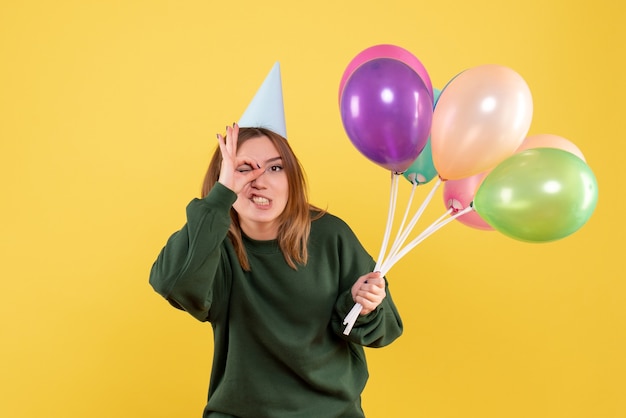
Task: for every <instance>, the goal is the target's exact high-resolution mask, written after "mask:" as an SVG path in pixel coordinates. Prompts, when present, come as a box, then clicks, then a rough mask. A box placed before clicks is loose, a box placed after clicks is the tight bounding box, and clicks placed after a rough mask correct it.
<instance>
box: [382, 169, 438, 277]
mask: <svg viewBox="0 0 626 418" xmlns="http://www.w3.org/2000/svg"><path fill="white" fill-rule="evenodd" d="M440 185H441V179H440V178H437V181H436V182H435V184H434V186H433V188H432V189H431V191H430V192H429V193H428V195H427V196H426V198H425V199H424V201H423V202H422V204H421V206H420V207H419V209H418V210H417V212H416V213H415V215H413V218H412V219H411V222H410V223H409V225H408V226H407V228H406V229H405V230H404V231H398V237H396V239H395V241H394V243H393V246H392V247H391V251H389V255H388V256H387V260H389V259H391V258H393V257H394V255H395V254H396V253H397V252H398V251H399V249H400V247H401V246H402V244H404V242H405V241H406V239H407V238H408V236H409V234H410V233H411V231H412V230H413V228H415V224H417V222H418V221H419V219H420V218H421V216H422V214H423V213H424V210H426V207H427V206H428V204H429V203H430V201H431V200H432V198H433V196H434V195H435V192H436V191H437V189H438V188H439V186H440ZM410 205H411V202H410V201H409V203H408V205H407V212H408V210H409V207H410ZM400 229H402V228H400ZM400 232H402V234H400ZM387 260H385V261H384V262H383V264H385V263H386V261H387ZM388 270H389V269H387V271H388Z"/></svg>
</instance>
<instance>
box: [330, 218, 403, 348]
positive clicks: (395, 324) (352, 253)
mask: <svg viewBox="0 0 626 418" xmlns="http://www.w3.org/2000/svg"><path fill="white" fill-rule="evenodd" d="M342 225H343V227H344V233H342V234H341V240H340V243H339V247H338V252H339V257H340V261H339V262H340V264H341V268H340V271H341V273H340V274H341V277H340V293H339V297H338V298H337V302H336V304H335V312H334V315H333V324H332V326H333V329H334V330H335V333H337V335H339V336H340V337H341V338H343V339H345V340H347V341H350V342H353V343H355V344H359V345H363V346H367V347H384V346H386V345H388V344H391V343H392V342H393V341H394V340H396V339H397V338H398V337H399V336H400V335H401V334H402V330H403V328H402V319H401V318H400V314H399V313H398V309H397V308H396V305H395V303H394V302H393V298H392V296H391V292H390V291H389V283H388V282H387V279H386V278H385V291H386V296H385V298H384V299H383V301H382V302H381V304H380V305H378V307H377V308H376V309H375V310H373V311H372V312H370V313H368V314H366V315H359V316H358V318H357V320H356V322H355V324H354V327H353V328H352V330H351V331H350V334H349V335H344V334H343V331H344V329H345V325H343V320H344V318H345V317H346V315H347V314H348V313H349V312H350V310H351V309H352V307H353V306H354V305H355V302H354V300H353V299H352V291H351V289H352V285H353V284H354V282H355V281H356V280H357V279H358V278H359V277H361V276H362V275H363V274H366V273H369V272H371V271H373V269H374V267H375V264H376V263H375V262H374V260H373V258H372V256H371V255H369V253H368V252H367V251H366V250H365V248H363V246H362V244H361V243H360V241H359V240H358V238H357V237H356V235H355V234H354V233H353V232H352V230H351V229H350V227H349V226H348V225H347V224H345V223H343V221H342Z"/></svg>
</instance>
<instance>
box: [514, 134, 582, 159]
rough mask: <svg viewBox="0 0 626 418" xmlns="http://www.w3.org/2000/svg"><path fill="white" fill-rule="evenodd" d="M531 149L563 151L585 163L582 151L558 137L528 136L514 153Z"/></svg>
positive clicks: (548, 135) (547, 135)
mask: <svg viewBox="0 0 626 418" xmlns="http://www.w3.org/2000/svg"><path fill="white" fill-rule="evenodd" d="M533 148H557V149H561V150H563V151H567V152H570V153H572V154H574V155H575V156H577V157H578V158H580V159H581V160H583V161H585V162H586V160H585V156H584V155H583V153H582V151H581V150H580V149H579V148H578V147H577V146H576V145H574V143H572V142H571V141H569V140H567V139H565V138H563V137H560V136H558V135H552V134H537V135H533V136H529V137H527V138H526V139H524V142H522V145H520V147H519V148H518V149H517V151H515V152H516V153H518V152H522V151H525V150H527V149H533Z"/></svg>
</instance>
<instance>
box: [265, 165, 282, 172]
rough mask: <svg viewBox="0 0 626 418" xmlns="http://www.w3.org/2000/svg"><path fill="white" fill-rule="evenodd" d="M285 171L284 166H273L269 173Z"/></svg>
mask: <svg viewBox="0 0 626 418" xmlns="http://www.w3.org/2000/svg"><path fill="white" fill-rule="evenodd" d="M282 169H283V166H282V165H273V166H271V167H269V168H268V170H269V171H281V170H282Z"/></svg>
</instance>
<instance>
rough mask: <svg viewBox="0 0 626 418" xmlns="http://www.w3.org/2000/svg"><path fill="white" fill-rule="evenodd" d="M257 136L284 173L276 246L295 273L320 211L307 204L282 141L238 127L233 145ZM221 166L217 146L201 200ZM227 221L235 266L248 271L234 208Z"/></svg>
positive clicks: (299, 172)
mask: <svg viewBox="0 0 626 418" xmlns="http://www.w3.org/2000/svg"><path fill="white" fill-rule="evenodd" d="M261 136H265V137H267V138H268V139H269V140H270V141H271V142H272V144H274V146H275V147H276V149H277V150H278V154H279V155H280V157H281V159H282V161H283V170H284V171H285V173H286V174H287V184H288V195H287V206H285V210H283V213H281V214H280V216H279V218H278V221H279V223H280V226H279V229H278V244H279V247H280V249H281V251H282V253H283V256H284V257H285V261H286V262H287V264H289V266H290V267H291V268H293V269H294V270H295V269H297V267H296V264H306V262H307V260H308V251H307V242H308V239H309V233H310V231H311V221H312V220H313V219H317V218H319V217H320V216H322V215H323V214H324V211H323V210H321V209H319V208H317V207H315V206H313V205H311V204H310V203H309V201H308V196H307V185H306V176H305V173H304V170H303V168H302V166H301V164H300V161H298V158H297V157H296V155H295V154H294V152H293V150H292V149H291V147H290V146H289V143H288V142H287V140H286V139H285V138H283V137H282V136H281V135H279V134H277V133H275V132H272V131H270V130H268V129H265V128H240V129H239V136H238V140H237V143H238V145H241V144H243V143H244V142H246V141H248V140H250V139H253V138H258V137H261ZM221 165H222V154H221V152H220V149H219V147H217V148H216V149H215V152H214V153H213V157H212V158H211V162H210V163H209V168H208V170H207V172H206V175H205V177H204V183H203V184H202V197H205V196H207V195H208V194H209V191H210V190H211V189H212V188H213V186H214V185H215V183H216V182H217V180H218V178H219V175H220V167H221ZM311 211H313V212H315V214H314V218H312V215H311ZM230 218H231V222H230V228H229V230H228V237H229V238H230V240H231V242H232V243H233V246H234V247H235V251H236V252H237V257H238V258H239V263H240V264H241V266H242V267H243V269H244V270H248V271H249V270H250V263H249V262H248V255H247V254H246V249H245V247H244V245H243V240H242V236H241V226H240V224H239V216H238V214H237V212H236V211H235V209H234V208H231V209H230Z"/></svg>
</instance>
